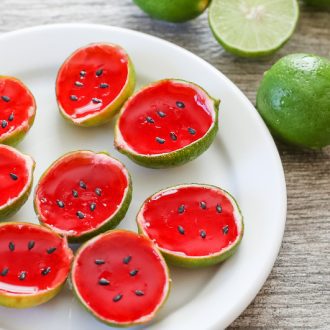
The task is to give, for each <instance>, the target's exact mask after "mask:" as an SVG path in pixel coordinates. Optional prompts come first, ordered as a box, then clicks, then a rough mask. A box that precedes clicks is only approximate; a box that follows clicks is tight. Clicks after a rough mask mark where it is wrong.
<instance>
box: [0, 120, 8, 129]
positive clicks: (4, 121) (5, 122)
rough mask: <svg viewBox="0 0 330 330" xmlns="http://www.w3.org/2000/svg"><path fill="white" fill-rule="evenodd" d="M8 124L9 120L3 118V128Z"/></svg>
mask: <svg viewBox="0 0 330 330" xmlns="http://www.w3.org/2000/svg"><path fill="white" fill-rule="evenodd" d="M7 125H8V121H7V120H3V121H2V122H1V127H2V128H6V127H7Z"/></svg>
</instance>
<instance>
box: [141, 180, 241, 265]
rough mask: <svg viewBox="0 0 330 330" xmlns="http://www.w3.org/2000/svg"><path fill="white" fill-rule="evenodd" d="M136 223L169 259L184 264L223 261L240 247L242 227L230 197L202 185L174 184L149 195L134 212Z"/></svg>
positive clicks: (218, 189)
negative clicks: (135, 212)
mask: <svg viewBox="0 0 330 330" xmlns="http://www.w3.org/2000/svg"><path fill="white" fill-rule="evenodd" d="M137 224H138V228H139V231H140V232H141V233H143V234H144V235H146V236H147V237H148V238H149V239H151V240H152V241H154V242H155V244H156V245H157V247H158V248H159V249H160V251H161V252H162V253H163V254H164V256H165V258H166V260H167V261H168V262H170V263H173V264H175V265H178V266H183V267H203V266H209V265H214V264H216V263H219V262H222V261H224V260H226V259H227V258H228V257H230V256H231V255H232V254H233V253H234V252H235V251H236V249H237V247H238V246H239V244H240V242H241V239H242V237H243V229H244V226H243V217H242V214H241V212H240V209H239V207H238V204H237V202H236V201H235V199H234V198H233V196H231V195H230V194H229V193H228V192H226V191H225V190H223V189H220V188H219V187H215V186H210V185H202V184H183V185H179V186H174V187H170V188H167V189H164V190H161V191H160V192H158V193H156V194H154V195H153V196H151V197H149V198H148V199H147V200H146V201H145V202H144V204H143V205H142V207H141V209H140V211H139V213H138V215H137Z"/></svg>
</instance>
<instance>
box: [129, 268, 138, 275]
mask: <svg viewBox="0 0 330 330" xmlns="http://www.w3.org/2000/svg"><path fill="white" fill-rule="evenodd" d="M138 272H139V271H138V270H137V269H133V270H131V271H130V272H129V274H130V275H131V276H135V275H136V274H137V273H138Z"/></svg>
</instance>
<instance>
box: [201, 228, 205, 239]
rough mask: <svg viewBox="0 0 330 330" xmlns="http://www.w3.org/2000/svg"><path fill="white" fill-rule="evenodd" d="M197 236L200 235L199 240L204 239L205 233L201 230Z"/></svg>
mask: <svg viewBox="0 0 330 330" xmlns="http://www.w3.org/2000/svg"><path fill="white" fill-rule="evenodd" d="M199 235H200V237H201V238H205V237H206V231H205V230H203V229H202V230H201V231H200V232H199Z"/></svg>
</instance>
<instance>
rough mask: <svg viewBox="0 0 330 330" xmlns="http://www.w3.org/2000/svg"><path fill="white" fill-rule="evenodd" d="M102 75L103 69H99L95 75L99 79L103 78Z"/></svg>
mask: <svg viewBox="0 0 330 330" xmlns="http://www.w3.org/2000/svg"><path fill="white" fill-rule="evenodd" d="M102 73H103V69H99V70H97V71H96V72H95V74H96V76H97V77H100V76H102Z"/></svg>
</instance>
